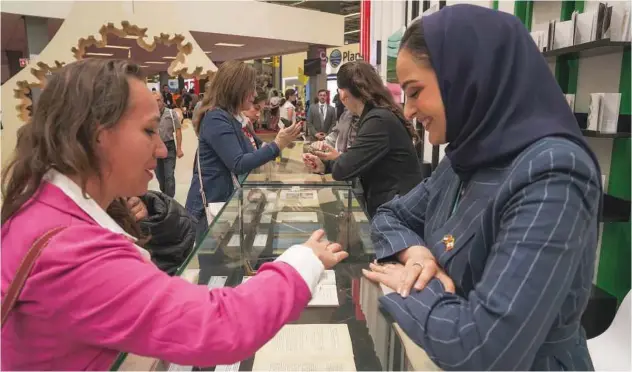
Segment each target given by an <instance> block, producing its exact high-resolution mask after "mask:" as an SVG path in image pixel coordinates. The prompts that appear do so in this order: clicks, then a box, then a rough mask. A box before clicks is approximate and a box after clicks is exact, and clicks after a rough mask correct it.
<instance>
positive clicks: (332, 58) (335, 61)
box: [321, 49, 364, 68]
mask: <svg viewBox="0 0 632 372" xmlns="http://www.w3.org/2000/svg"><path fill="white" fill-rule="evenodd" d="M321 58H322V55H321ZM361 59H364V58H362V55H361V54H360V53H353V52H350V51H344V52H340V49H334V50H332V51H331V53H329V57H327V56H325V60H326V61H327V62H329V64H330V65H331V67H333V68H336V67H338V66H340V65H341V64H344V63H346V62H353V61H359V60H361Z"/></svg>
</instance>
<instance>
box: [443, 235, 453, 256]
mask: <svg viewBox="0 0 632 372" xmlns="http://www.w3.org/2000/svg"><path fill="white" fill-rule="evenodd" d="M454 242H455V240H454V236H452V235H451V234H448V235H446V236H444V237H443V244H445V250H446V252H449V251H451V250H452V248H454Z"/></svg>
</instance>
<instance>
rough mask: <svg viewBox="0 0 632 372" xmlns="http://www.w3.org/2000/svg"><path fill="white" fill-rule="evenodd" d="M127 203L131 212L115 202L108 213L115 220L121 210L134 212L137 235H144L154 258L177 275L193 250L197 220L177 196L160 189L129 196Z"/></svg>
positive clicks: (160, 265) (161, 266) (165, 270)
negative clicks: (138, 195) (172, 196)
mask: <svg viewBox="0 0 632 372" xmlns="http://www.w3.org/2000/svg"><path fill="white" fill-rule="evenodd" d="M126 204H127V209H128V210H129V211H125V210H117V208H119V207H120V205H121V204H116V203H113V204H111V205H110V207H108V210H107V212H108V214H109V215H110V216H112V217H113V218H114V219H115V220H116V219H117V218H116V217H115V216H116V215H117V214H118V213H129V212H131V213H132V215H133V216H134V219H135V220H136V222H137V223H138V224H139V227H140V231H139V232H138V233H137V235H138V236H143V237H144V238H142V237H141V239H143V242H144V243H143V247H144V248H145V249H147V250H148V251H149V252H151V261H152V262H153V263H154V264H156V266H157V267H158V268H159V269H160V270H162V271H164V272H165V273H167V274H169V275H174V274H175V273H176V271H177V270H178V268H180V266H181V265H182V264H183V263H184V261H185V260H186V258H187V257H188V256H189V254H190V253H191V251H192V250H193V247H194V245H195V228H196V225H197V221H196V220H195V219H194V218H193V217H191V216H190V215H189V212H187V210H186V209H185V208H184V207H183V206H182V205H180V203H178V202H177V201H176V200H175V199H173V198H170V197H169V196H167V195H165V194H163V193H161V192H158V191H148V192H147V193H145V194H144V195H142V196H140V197H132V198H129V199H127V201H126Z"/></svg>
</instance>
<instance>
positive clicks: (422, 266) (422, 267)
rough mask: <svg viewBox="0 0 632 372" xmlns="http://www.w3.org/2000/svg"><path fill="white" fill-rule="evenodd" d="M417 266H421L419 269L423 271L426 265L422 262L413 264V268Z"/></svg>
mask: <svg viewBox="0 0 632 372" xmlns="http://www.w3.org/2000/svg"><path fill="white" fill-rule="evenodd" d="M415 265H417V266H419V268H420V269H422V270H423V269H424V264H422V263H421V262H413V266H415Z"/></svg>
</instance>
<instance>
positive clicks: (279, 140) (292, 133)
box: [274, 122, 303, 150]
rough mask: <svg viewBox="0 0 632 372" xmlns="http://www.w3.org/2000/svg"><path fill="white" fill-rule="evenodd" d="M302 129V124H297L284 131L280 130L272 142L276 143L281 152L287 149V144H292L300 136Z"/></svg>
mask: <svg viewBox="0 0 632 372" xmlns="http://www.w3.org/2000/svg"><path fill="white" fill-rule="evenodd" d="M302 127H303V122H298V123H294V124H292V125H290V126H289V127H287V128H285V129H281V130H280V131H279V133H278V134H277V136H276V138H275V139H274V142H276V144H277V146H279V149H281V150H283V149H284V148H286V147H288V145H289V144H291V143H292V141H294V140H295V139H296V138H298V136H299V135H300V134H301V128H302Z"/></svg>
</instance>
